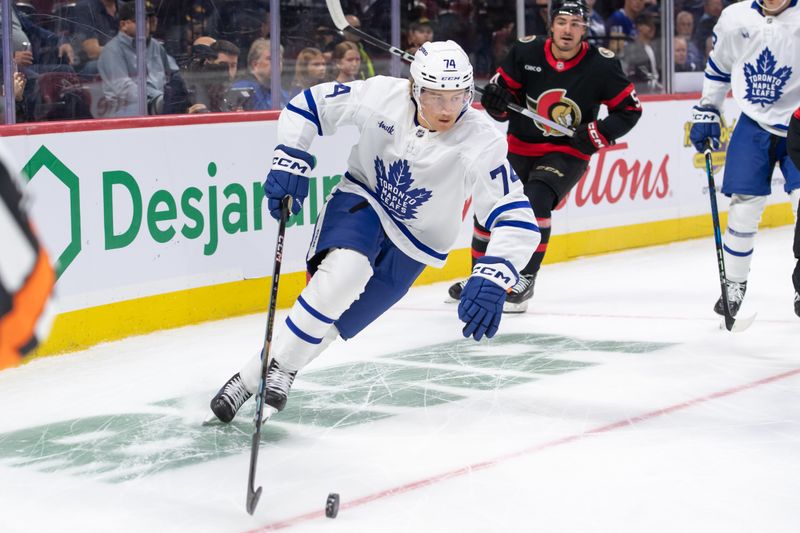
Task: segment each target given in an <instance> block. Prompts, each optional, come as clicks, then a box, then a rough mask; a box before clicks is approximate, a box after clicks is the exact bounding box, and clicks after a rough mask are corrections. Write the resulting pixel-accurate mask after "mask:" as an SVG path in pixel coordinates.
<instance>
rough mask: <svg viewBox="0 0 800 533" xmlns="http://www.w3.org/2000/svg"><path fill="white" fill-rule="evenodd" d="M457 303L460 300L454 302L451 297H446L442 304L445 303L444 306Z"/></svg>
mask: <svg viewBox="0 0 800 533" xmlns="http://www.w3.org/2000/svg"><path fill="white" fill-rule="evenodd" d="M459 301H460V300H456V299H455V298H453V297H452V296H448V297H447V298H445V300H444V303H446V304H457V303H458V302H459Z"/></svg>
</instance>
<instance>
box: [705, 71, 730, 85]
mask: <svg viewBox="0 0 800 533" xmlns="http://www.w3.org/2000/svg"><path fill="white" fill-rule="evenodd" d="M706 79H709V80H713V81H721V82H722V83H730V82H731V78H730V76H729V77H727V78H723V77H722V76H714V75H713V74H709V73H708V72H706Z"/></svg>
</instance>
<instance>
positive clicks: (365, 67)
mask: <svg viewBox="0 0 800 533" xmlns="http://www.w3.org/2000/svg"><path fill="white" fill-rule="evenodd" d="M345 18H346V19H347V23H348V24H350V25H351V26H352V27H354V28H359V29H360V28H361V21H360V20H358V17H356V16H355V15H346V17H345ZM344 40H345V41H346V42H351V43H353V44H355V45H356V51H358V55H359V56H360V57H361V61H360V63H359V71H358V74H357V79H360V80H365V79H367V78H371V77H372V76H374V75H375V67H374V66H373V65H372V59H370V57H369V54H367V50H366V49H365V48H364V43H362V42H361V38H360V37H357V36H355V35H353V34H352V33H349V32H346V33H345V34H344ZM334 55H335V54H334Z"/></svg>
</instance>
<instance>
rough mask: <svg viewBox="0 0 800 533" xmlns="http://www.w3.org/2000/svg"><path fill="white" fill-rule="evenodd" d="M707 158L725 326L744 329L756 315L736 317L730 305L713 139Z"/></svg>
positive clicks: (738, 329)
mask: <svg viewBox="0 0 800 533" xmlns="http://www.w3.org/2000/svg"><path fill="white" fill-rule="evenodd" d="M703 154H704V155H705V159H706V177H707V178H708V195H709V197H710V198H711V221H712V222H713V224H714V244H715V246H716V248H717V270H718V272H719V285H720V289H721V291H722V310H723V312H724V314H725V328H726V329H727V330H728V331H735V332H739V331H744V330H746V329H747V328H749V327H750V325H751V324H752V323H753V320H755V319H756V315H752V316H748V317H744V318H739V319H736V318H734V317H733V315H732V314H731V309H730V307H729V306H728V287H727V279H728V278H727V275H726V274H725V257H724V256H723V253H722V232H721V230H720V224H719V209H718V208H717V189H716V186H715V185H714V174H713V173H712V172H711V141H708V142H707V143H706V149H705V151H704V152H703Z"/></svg>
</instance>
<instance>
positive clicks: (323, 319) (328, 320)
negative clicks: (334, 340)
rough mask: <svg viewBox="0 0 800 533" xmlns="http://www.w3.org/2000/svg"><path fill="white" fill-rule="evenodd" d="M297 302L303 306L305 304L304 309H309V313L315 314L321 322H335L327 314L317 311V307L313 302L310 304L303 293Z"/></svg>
mask: <svg viewBox="0 0 800 533" xmlns="http://www.w3.org/2000/svg"><path fill="white" fill-rule="evenodd" d="M297 302H298V303H299V304H300V305H301V306H303V309H305V310H306V311H308V314H309V315H311V316H313V317H314V318H316V319H317V320H319V321H320V322H325V323H326V324H333V323H334V322H335V320H334V319H332V318H328V317H326V316H325V315H323V314H322V313H320V312H319V311H317V310H316V309H314V308H313V307H311V304H309V303H308V302H307V301H305V300H304V299H303V295H302V294H301V295H300V296H298V297H297Z"/></svg>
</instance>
